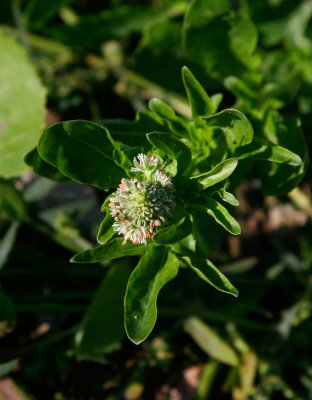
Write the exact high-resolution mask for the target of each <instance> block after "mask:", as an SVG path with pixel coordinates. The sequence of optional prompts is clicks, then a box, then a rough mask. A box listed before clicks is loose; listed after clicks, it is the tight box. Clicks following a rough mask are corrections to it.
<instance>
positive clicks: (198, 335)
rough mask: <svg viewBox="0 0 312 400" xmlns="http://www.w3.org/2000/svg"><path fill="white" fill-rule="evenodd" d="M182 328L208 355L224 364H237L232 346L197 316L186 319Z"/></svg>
mask: <svg viewBox="0 0 312 400" xmlns="http://www.w3.org/2000/svg"><path fill="white" fill-rule="evenodd" d="M184 329H185V330H186V332H187V333H188V334H189V335H190V336H191V337H192V339H193V340H194V342H195V343H196V344H197V345H198V346H199V347H200V348H201V349H202V350H203V351H204V352H205V353H207V354H208V355H209V356H210V357H212V358H214V359H215V360H217V361H220V362H221V363H223V364H226V365H232V366H237V365H238V364H239V358H238V356H237V354H236V353H235V351H234V350H233V349H232V347H231V346H230V345H229V344H228V343H227V342H226V341H225V340H223V339H222V338H221V337H220V336H219V335H218V334H217V332H215V331H214V330H213V329H212V328H211V327H210V326H208V325H207V324H205V323H204V322H202V321H201V320H200V319H199V318H196V317H192V318H189V319H187V320H186V321H185V323H184Z"/></svg>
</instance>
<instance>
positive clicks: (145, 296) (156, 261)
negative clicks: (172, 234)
mask: <svg viewBox="0 0 312 400" xmlns="http://www.w3.org/2000/svg"><path fill="white" fill-rule="evenodd" d="M178 268H179V264H178V260H177V258H176V256H175V255H174V254H172V253H170V252H168V250H167V248H166V247H163V246H158V247H150V248H148V250H147V252H146V254H145V256H144V257H143V258H142V259H141V261H140V262H139V264H138V265H137V267H136V268H135V270H134V271H133V272H132V274H131V276H130V279H129V282H128V287H127V292H126V296H125V328H126V332H127V335H128V337H129V339H131V340H132V341H133V342H134V343H136V344H139V343H141V342H142V341H143V340H145V339H146V338H147V336H148V335H149V334H150V333H151V331H152V329H153V327H154V325H155V322H156V319H157V306H156V302H157V297H158V293H159V291H160V290H161V288H162V287H163V286H164V285H165V284H166V283H167V282H169V281H170V280H171V279H173V278H174V277H175V276H176V275H177V273H178Z"/></svg>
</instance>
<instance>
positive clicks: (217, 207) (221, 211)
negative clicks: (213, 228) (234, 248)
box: [193, 198, 241, 235]
mask: <svg viewBox="0 0 312 400" xmlns="http://www.w3.org/2000/svg"><path fill="white" fill-rule="evenodd" d="M193 207H194V208H195V209H196V210H198V211H201V212H206V213H207V214H209V215H210V216H212V217H213V218H214V220H215V221H216V222H217V223H218V224H220V225H222V226H223V228H224V229H226V230H227V231H229V232H230V233H232V234H233V235H239V234H240V233H241V228H240V226H239V223H238V222H237V221H236V219H234V218H233V217H232V216H231V214H230V213H229V212H228V210H227V209H226V208H225V207H224V206H223V205H222V204H220V203H219V202H217V201H216V200H213V199H208V198H205V199H202V201H201V203H200V204H194V205H193Z"/></svg>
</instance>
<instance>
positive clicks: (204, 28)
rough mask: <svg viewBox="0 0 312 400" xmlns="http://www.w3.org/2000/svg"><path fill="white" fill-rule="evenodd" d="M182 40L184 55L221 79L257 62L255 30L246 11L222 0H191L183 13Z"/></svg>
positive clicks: (244, 72)
mask: <svg viewBox="0 0 312 400" xmlns="http://www.w3.org/2000/svg"><path fill="white" fill-rule="evenodd" d="M183 43H184V48H185V50H186V52H187V55H188V56H189V57H190V58H191V59H192V60H194V61H198V60H200V62H201V64H202V65H204V66H205V68H206V70H207V72H208V73H209V74H210V75H212V76H214V77H215V78H218V79H222V78H224V77H226V76H229V75H235V76H241V75H245V74H246V73H247V72H248V71H249V70H250V69H252V68H253V67H255V66H256V65H257V59H256V58H254V57H253V55H252V53H253V51H254V49H255V47H256V44H257V31H256V28H255V26H254V24H253V23H252V21H251V20H250V19H249V17H248V16H247V15H242V14H239V13H236V12H233V11H232V10H230V2H229V1H225V0H220V1H216V0H193V1H192V2H191V3H190V5H189V8H188V10H187V12H186V14H185V18H184V26H183Z"/></svg>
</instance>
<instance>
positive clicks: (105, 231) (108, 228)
mask: <svg viewBox="0 0 312 400" xmlns="http://www.w3.org/2000/svg"><path fill="white" fill-rule="evenodd" d="M113 223H114V218H113V217H112V216H111V215H110V212H109V211H108V210H107V212H106V215H105V218H104V219H103V221H102V222H101V225H100V227H99V231H98V234H97V241H98V243H100V244H104V243H106V242H107V241H108V240H109V239H110V238H111V237H113V236H114V234H115V232H114V230H113Z"/></svg>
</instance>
